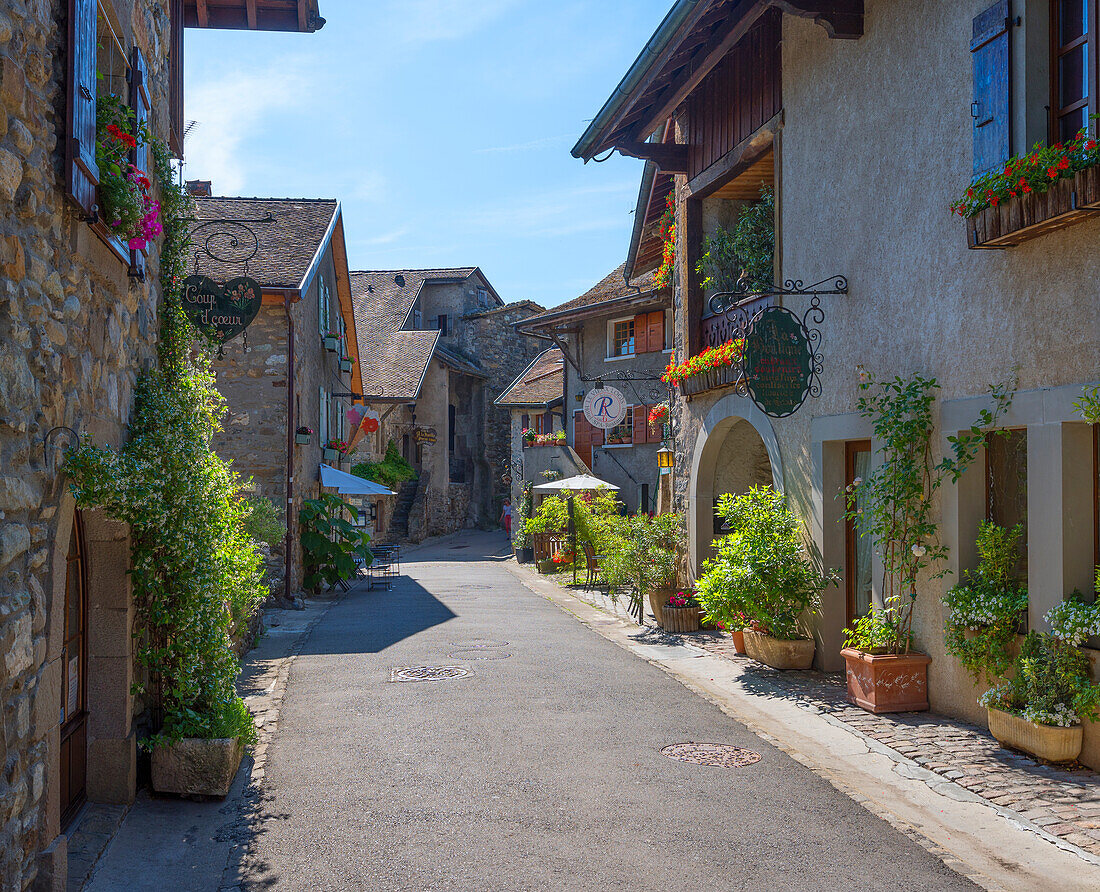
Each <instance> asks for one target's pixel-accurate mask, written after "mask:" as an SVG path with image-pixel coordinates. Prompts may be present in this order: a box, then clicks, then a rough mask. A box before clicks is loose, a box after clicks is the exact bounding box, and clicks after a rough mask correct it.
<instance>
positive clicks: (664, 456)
mask: <svg viewBox="0 0 1100 892" xmlns="http://www.w3.org/2000/svg"><path fill="white" fill-rule="evenodd" d="M674 460H675V453H673V451H672V450H671V449H669V448H668V444H667V443H662V444H661V448H660V449H658V450H657V467H658V468H660V469H661V473H662V474H664V473H665V472H667V471H671V470H672V465H673V463H674Z"/></svg>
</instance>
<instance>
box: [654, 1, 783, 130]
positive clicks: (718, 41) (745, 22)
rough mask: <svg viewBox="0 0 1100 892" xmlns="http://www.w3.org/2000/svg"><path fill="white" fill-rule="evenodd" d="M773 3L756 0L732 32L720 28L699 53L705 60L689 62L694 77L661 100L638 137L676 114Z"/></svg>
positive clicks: (656, 103) (667, 93) (745, 11)
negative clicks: (681, 105)
mask: <svg viewBox="0 0 1100 892" xmlns="http://www.w3.org/2000/svg"><path fill="white" fill-rule="evenodd" d="M771 3H772V0H753V2H752V3H751V4H750V5H749V6H748V7H747V8H746V9H745V10H744V12H743V13H741V14H740V18H738V20H737V23H736V24H735V25H733V27H731V28H729V29H728V30H723V29H721V28H720V29H718V31H716V32H715V34H714V36H713V37H712V38H711V40H710V41H708V43H707V44H706V45H705V46H704V47H703V48H702V49H700V50H699V54H698V55H701V56H702V58H700V59H698V62H696V60H695V59H693V60H692V61H691V62H689V63H688V65H689V67H690V69H691V74H689V75H688V76H687V77H686V78H685V79H684V80H682V81H681V82H680V83H679V85H678V86H677V87H676V88H675V89H669V90H668V91H667V92H666V93H665V94H664V95H663V96H662V97H661V99H660V100H659V101H657V102H655V103H654V106H653V107H652V109H651V110H650V111H649V112H648V113H647V114H646V115H645V117H643V118H642V119H641V121H642V126H640V127H636V128H635V131H634V132H635V134H638V133H651V132H652V131H653V130H654V129H655V128H656V126H657V123H658V122H660V121H664V120H666V119H667V118H669V117H671V116H672V113H673V112H674V111H676V109H677V108H679V106H680V103H682V102H683V101H684V100H685V99H686V98H687V97H688V96H689V95H690V94H691V91H692V90H694V89H695V88H696V87H698V86H699V84H701V83H702V82H703V78H705V77H706V76H707V75H708V74H710V72H711V69H712V68H714V66H715V65H717V64H718V63H719V62H721V61H722V59H723V57H724V56H725V55H726V53H728V52H729V51H730V50H731V49H733V47H734V44H736V43H737V41H739V40H740V39H741V38H742V37H744V36H745V35H746V34H748V33H749V31H750V30H751V29H752V26H753V25H755V24H756V20H757V19H759V18H760V16H762V15H763V14H764V13H765V12H767V10H768V7H769V6H771ZM697 58H698V57H697Z"/></svg>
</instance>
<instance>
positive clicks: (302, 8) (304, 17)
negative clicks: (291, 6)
mask: <svg viewBox="0 0 1100 892" xmlns="http://www.w3.org/2000/svg"><path fill="white" fill-rule="evenodd" d="M308 6H309V0H298V30H299V31H301V32H302V33H303V34H305V33H306V30H307V28H308V26H309V9H308Z"/></svg>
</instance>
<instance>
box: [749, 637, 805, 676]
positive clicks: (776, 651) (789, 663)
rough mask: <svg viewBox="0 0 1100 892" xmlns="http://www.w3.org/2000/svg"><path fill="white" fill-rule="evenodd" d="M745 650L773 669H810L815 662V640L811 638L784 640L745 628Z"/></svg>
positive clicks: (753, 657)
mask: <svg viewBox="0 0 1100 892" xmlns="http://www.w3.org/2000/svg"><path fill="white" fill-rule="evenodd" d="M744 636H745V651H746V653H748V655H749V656H750V657H751V658H752V659H754V660H756V662H758V663H763V664H764V665H765V666H771V667H772V668H773V669H809V668H810V667H811V666H812V665H813V663H814V642H813V639H810V638H799V639H795V640H794V641H783V640H781V639H779V638H772V637H771V635H763V634H761V633H760V632H754V631H752V629H745V631H744Z"/></svg>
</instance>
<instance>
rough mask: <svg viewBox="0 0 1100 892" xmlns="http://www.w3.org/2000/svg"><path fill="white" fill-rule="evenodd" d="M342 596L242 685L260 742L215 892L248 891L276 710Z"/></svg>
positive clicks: (265, 799) (266, 798)
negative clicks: (294, 668) (318, 629)
mask: <svg viewBox="0 0 1100 892" xmlns="http://www.w3.org/2000/svg"><path fill="white" fill-rule="evenodd" d="M345 596H346V593H341V594H340V595H339V596H338V597H336V598H334V599H333V600H332V601H331V602H330V603H329V604H327V605H326V606H325V608H324V609H322V610H321V611H319V612H318V614H317V616H315V617H314V618H313V619H312V620H310V621H309V623H308V624H307V625H306V626H304V627H303V628H302V630H301V631H300V632H299V633H298V637H297V639H296V640H295V642H294V644H293V645H292V646H291V648H290V651H289V653H287V654H286V656H284V657H280V658H277V659H275V660H272V661H270V662H271V664H270V665H269V666H267V667H266V668H265V669H264V670H263V671H262V672H259V673H256V674H253V675H249V677H248V678H247V679H245V680H244V685H243V686H244V687H245V688H246V690H242V692H241V697H242V698H243V699H244V701H245V703H246V704H247V705H248V708H249V710H250V711H251V712H252V715H253V717H254V718H255V720H256V733H257V736H258V738H259V740H258V742H257V743H256V745H255V746H254V747H252V751H251V753H250V754H249V755H248V756H246V757H245V758H246V760H247V761H248V762H249V763H250V764H249V765H248V769H249V775H248V780H247V781H246V784H245V789H244V792H243V794H242V797H241V802H240V811H239V816H238V819H237V821H236V823H235V824H234V825H233V826H232V827H231V828H230V830H229V831H228V832H229V834H230V837H231V839H232V845H231V848H230V850H229V857H228V859H227V861H226V866H225V869H224V870H223V871H222V880H221V885H220V886H219V887H218V892H245V890H246V889H248V888H249V884H248V881H247V879H246V876H245V873H246V870H245V864H246V859H247V857H248V846H249V842H250V841H251V840H252V839H253V838H254V835H255V833H256V832H258V830H259V825H260V824H261V823H262V816H263V807H264V805H265V804H266V803H267V802H268V801H269V800H270V796H268V795H266V794H265V793H264V790H263V784H264V778H265V777H266V766H267V753H268V748H269V747H270V745H271V741H272V738H273V737H274V736H275V732H276V731H277V730H278V725H279V711H280V708H281V707H282V704H283V699H284V698H285V697H286V690H287V681H288V679H289V678H290V669H291V667H292V666H293V665H294V661H295V660H296V659H297V658H298V657H299V656H300V655H301V653H302V648H303V647H305V643H306V641H308V640H309V636H310V635H311V634H312V632H313V630H314V628H316V626H317V624H318V623H319V622H320V621H321V620H322V619H324V618H325V615H326V614H327V613H328V611H329V610H330V609H331V608H332V606H333V605H335V604H337V603H339V602H340V601H341V600H343V598H344V597H345Z"/></svg>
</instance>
